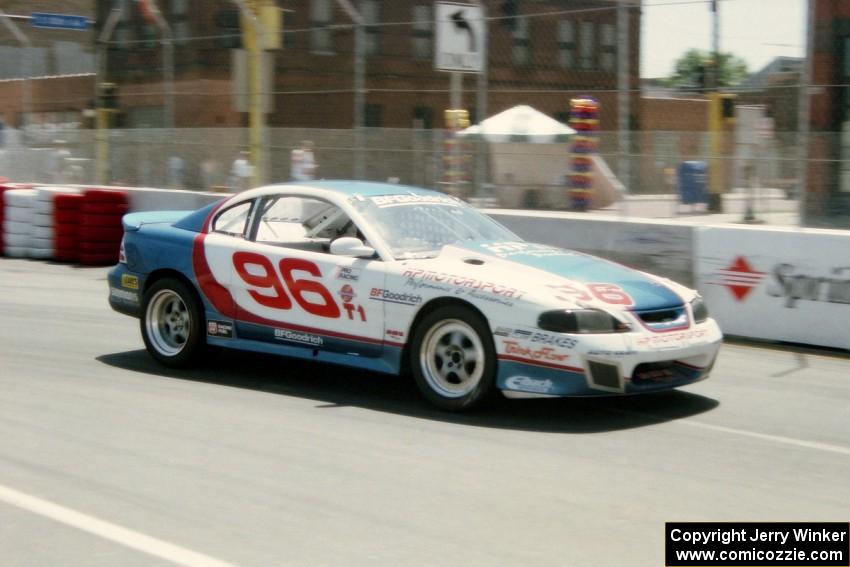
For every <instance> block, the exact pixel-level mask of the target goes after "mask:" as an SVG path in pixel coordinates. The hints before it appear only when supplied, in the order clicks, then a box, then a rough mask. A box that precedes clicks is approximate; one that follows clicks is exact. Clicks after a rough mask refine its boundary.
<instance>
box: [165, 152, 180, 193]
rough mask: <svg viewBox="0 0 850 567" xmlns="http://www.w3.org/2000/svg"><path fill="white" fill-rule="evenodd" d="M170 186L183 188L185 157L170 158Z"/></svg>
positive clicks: (171, 187)
mask: <svg viewBox="0 0 850 567" xmlns="http://www.w3.org/2000/svg"><path fill="white" fill-rule="evenodd" d="M168 188H169V189H183V158H181V157H179V156H170V157H169V158H168Z"/></svg>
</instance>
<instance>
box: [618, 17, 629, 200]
mask: <svg viewBox="0 0 850 567" xmlns="http://www.w3.org/2000/svg"><path fill="white" fill-rule="evenodd" d="M627 2H630V0H620V1H619V2H618V4H617V35H618V37H617V128H618V129H619V131H620V134H619V136H618V137H619V143H620V148H619V149H620V160H619V161H620V167H619V174H620V180H621V182H622V183H623V186H624V187H625V188H626V192H627V193H628V192H629V186H630V185H631V178H630V167H629V166H630V165H631V163H630V159H631V157H630V154H631V150H630V146H631V131H630V124H629V117H630V114H631V110H630V109H631V104H630V103H631V89H630V85H629V82H630V81H629V63H630V62H629V56H630V47H631V46H630V44H629V12H628V7H627V6H626V4H627ZM623 203H626V200H625V196H624V199H623Z"/></svg>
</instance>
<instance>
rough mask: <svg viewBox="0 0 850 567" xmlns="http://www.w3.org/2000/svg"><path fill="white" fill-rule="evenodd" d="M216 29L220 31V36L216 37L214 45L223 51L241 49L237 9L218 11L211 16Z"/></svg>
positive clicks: (240, 32)
mask: <svg viewBox="0 0 850 567" xmlns="http://www.w3.org/2000/svg"><path fill="white" fill-rule="evenodd" d="M213 21H214V22H215V25H216V27H218V28H219V29H221V30H222V34H221V35H219V36H216V38H215V43H216V45H217V46H218V47H221V48H224V49H241V48H242V28H241V27H240V16H239V9H238V8H228V9H225V10H219V11H218V12H216V13H215V16H213Z"/></svg>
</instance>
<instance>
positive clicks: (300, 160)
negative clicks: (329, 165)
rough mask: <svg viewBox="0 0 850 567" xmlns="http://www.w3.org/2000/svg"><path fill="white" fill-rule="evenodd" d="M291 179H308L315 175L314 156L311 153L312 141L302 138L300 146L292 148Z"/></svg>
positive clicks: (313, 177)
mask: <svg viewBox="0 0 850 567" xmlns="http://www.w3.org/2000/svg"><path fill="white" fill-rule="evenodd" d="M291 174H292V179H293V180H295V181H310V180H311V179H315V177H316V156H315V155H313V142H311V141H310V140H304V141H303V142H301V146H300V147H298V148H295V149H294V150H292V165H291Z"/></svg>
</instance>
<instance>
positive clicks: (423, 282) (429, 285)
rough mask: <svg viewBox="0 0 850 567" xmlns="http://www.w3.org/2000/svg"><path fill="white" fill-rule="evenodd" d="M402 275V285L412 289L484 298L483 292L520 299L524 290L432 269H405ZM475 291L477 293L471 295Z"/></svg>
mask: <svg viewBox="0 0 850 567" xmlns="http://www.w3.org/2000/svg"><path fill="white" fill-rule="evenodd" d="M402 277H403V278H407V281H406V282H405V283H404V285H405V286H406V287H412V288H414V289H420V288H424V289H433V290H437V291H443V292H446V293H454V294H455V295H461V294H465V293H469V295H472V296H474V297H480V298H486V295H485V294H492V295H495V296H498V297H503V298H507V299H521V298H522V296H523V295H525V292H524V291H522V290H520V289H517V288H515V287H513V286H509V285H502V284H497V283H494V282H490V281H486V280H480V279H477V278H472V277H468V276H458V275H454V274H448V273H446V272H436V271H433V270H422V269H416V270H405V272H404V273H402ZM479 292H480V293H479ZM476 293H477V295H473V294H476Z"/></svg>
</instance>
